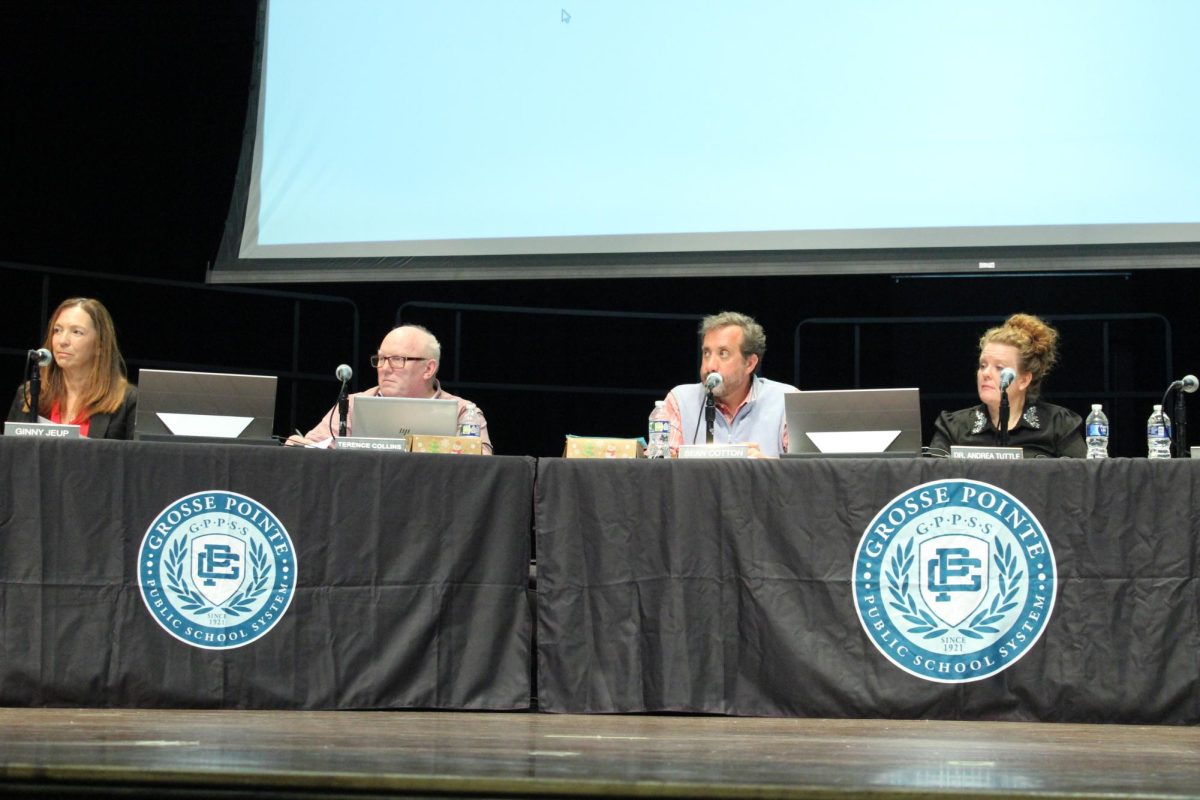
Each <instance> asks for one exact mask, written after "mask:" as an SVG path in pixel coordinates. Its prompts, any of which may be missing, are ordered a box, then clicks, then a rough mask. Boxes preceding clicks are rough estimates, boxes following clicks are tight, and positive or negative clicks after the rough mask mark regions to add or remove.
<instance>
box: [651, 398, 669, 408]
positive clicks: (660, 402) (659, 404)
mask: <svg viewBox="0 0 1200 800" xmlns="http://www.w3.org/2000/svg"><path fill="white" fill-rule="evenodd" d="M666 404H667V401H666V400H655V401H654V407H655V408H662V407H663V406H665V405H666Z"/></svg>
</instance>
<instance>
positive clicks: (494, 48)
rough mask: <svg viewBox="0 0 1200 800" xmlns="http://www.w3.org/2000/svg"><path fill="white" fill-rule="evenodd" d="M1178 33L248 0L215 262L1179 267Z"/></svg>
mask: <svg viewBox="0 0 1200 800" xmlns="http://www.w3.org/2000/svg"><path fill="white" fill-rule="evenodd" d="M1197 31H1200V3H1197V2H1194V0H1141V1H1140V2H1137V1H1135V0H1128V1H1126V0H1107V1H1105V0H1056V1H1055V2H1053V3H1045V2H1024V1H1018V2H1013V0H1004V2H998V1H997V2H984V1H983V0H980V1H979V2H962V1H961V0H945V1H939V0H846V1H845V2H836V3H831V2H828V1H827V0H824V1H822V2H808V1H807V0H711V2H696V0H688V1H687V2H684V1H683V0H639V1H638V2H633V1H632V0H556V2H553V3H551V2H545V1H544V0H464V1H463V2H457V3H438V2H429V0H413V1H412V2H410V1H409V0H336V1H335V0H329V1H328V2H321V1H320V0H262V7H261V11H260V36H259V41H260V44H259V52H258V54H257V59H256V79H255V85H254V86H253V87H252V92H251V99H250V112H249V120H248V124H247V136H246V143H245V146H244V152H243V156H242V162H241V167H240V169H239V178H238V186H237V189H236V191H235V197H234V200H233V203H232V206H231V212H230V216H229V223H228V226H227V230H226V234H225V237H224V241H223V243H222V247H221V253H220V256H219V258H218V260H217V264H216V266H215V268H214V271H213V273H212V275H211V279H212V280H216V281H256V280H355V279H358V280H404V279H414V280H415V279H422V280H429V279H440V278H444V279H471V278H490V277H505V278H525V277H546V278H561V277H597V276H600V277H604V276H611V277H629V276H666V275H692V274H734V275H736V274H787V273H806V272H809V273H812V272H816V273H831V272H926V271H956V272H957V271H963V270H972V271H974V270H978V269H1000V270H1003V269H1092V268H1120V269H1129V268H1136V267H1177V266H1178V267H1195V266H1200V245H1198V244H1197V243H1200V146H1198V145H1197V143H1198V142H1200V88H1198V87H1200V81H1197V80H1196V78H1197V76H1198V75H1200V48H1198V47H1196V46H1195V35H1196V32H1197ZM981 265H982V266H981ZM989 265H990V266H989Z"/></svg>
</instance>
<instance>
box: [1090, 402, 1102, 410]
mask: <svg viewBox="0 0 1200 800" xmlns="http://www.w3.org/2000/svg"><path fill="white" fill-rule="evenodd" d="M1103 407H1104V406H1103V405H1101V404H1100V403H1092V411H1099V410H1100V409H1101V408H1103Z"/></svg>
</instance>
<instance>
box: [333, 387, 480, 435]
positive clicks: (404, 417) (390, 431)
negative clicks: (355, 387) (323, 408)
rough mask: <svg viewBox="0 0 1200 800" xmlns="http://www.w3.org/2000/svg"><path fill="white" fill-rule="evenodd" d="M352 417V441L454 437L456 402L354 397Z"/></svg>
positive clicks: (415, 398)
mask: <svg viewBox="0 0 1200 800" xmlns="http://www.w3.org/2000/svg"><path fill="white" fill-rule="evenodd" d="M353 414H354V428H353V430H354V437H355V438H364V439H403V438H404V437H406V436H409V435H424V434H428V435H431V436H454V435H455V434H456V433H458V401H457V400H433V399H423V398H419V397H356V398H354V411H353Z"/></svg>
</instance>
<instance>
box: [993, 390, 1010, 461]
mask: <svg viewBox="0 0 1200 800" xmlns="http://www.w3.org/2000/svg"><path fill="white" fill-rule="evenodd" d="M996 444H998V445H1000V446H1001V447H1008V387H1007V386H1005V387H1004V389H1003V390H1001V392H1000V427H999V428H998V429H997V430H996Z"/></svg>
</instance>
